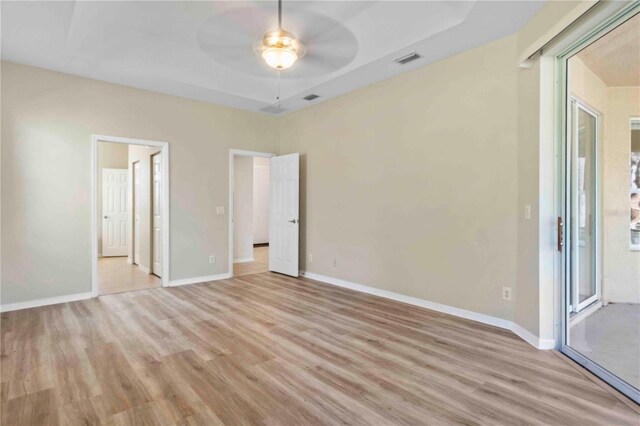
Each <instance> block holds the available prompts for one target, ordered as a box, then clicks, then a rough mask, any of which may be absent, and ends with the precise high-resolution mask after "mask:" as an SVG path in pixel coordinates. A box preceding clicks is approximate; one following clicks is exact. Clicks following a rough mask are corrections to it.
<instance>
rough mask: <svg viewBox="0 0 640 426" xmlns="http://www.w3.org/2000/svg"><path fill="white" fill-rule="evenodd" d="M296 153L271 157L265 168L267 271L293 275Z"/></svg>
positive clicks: (296, 230) (297, 175)
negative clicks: (266, 179) (267, 196)
mask: <svg viewBox="0 0 640 426" xmlns="http://www.w3.org/2000/svg"><path fill="white" fill-rule="evenodd" d="M299 179H300V154H297V153H296V154H289V155H283V156H280V157H272V158H271V162H270V167H269V183H270V185H269V186H270V188H269V189H270V191H269V270H270V271H273V272H280V273H282V274H286V275H291V276H293V277H297V276H298V273H299V269H298V239H299V234H300V220H299V219H300V217H299V212H300V192H299V188H300V181H299Z"/></svg>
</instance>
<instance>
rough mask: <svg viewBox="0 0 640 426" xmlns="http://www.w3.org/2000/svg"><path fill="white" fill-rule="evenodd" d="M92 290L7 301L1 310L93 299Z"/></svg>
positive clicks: (0, 307) (7, 310)
mask: <svg viewBox="0 0 640 426" xmlns="http://www.w3.org/2000/svg"><path fill="white" fill-rule="evenodd" d="M91 297H92V296H91V292H87V293H77V294H68V295H66V296H56V297H47V298H45V299H37V300H29V301H27V302H17V303H7V304H5V305H0V312H11V311H17V310H20V309H29V308H37V307H40V306H49V305H57V304H58V303H67V302H76V301H78V300H85V299H91Z"/></svg>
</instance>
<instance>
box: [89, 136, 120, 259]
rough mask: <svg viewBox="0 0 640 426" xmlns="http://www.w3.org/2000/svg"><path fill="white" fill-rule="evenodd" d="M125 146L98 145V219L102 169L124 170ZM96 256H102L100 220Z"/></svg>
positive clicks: (112, 144)
mask: <svg viewBox="0 0 640 426" xmlns="http://www.w3.org/2000/svg"><path fill="white" fill-rule="evenodd" d="M127 157H128V153H127V145H123V144H121V143H110V142H100V143H98V186H97V188H96V189H97V198H98V217H99V218H101V217H102V214H101V213H102V169H126V168H127ZM98 256H102V220H101V219H98Z"/></svg>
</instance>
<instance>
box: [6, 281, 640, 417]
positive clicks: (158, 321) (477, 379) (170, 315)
mask: <svg viewBox="0 0 640 426" xmlns="http://www.w3.org/2000/svg"><path fill="white" fill-rule="evenodd" d="M1 330H2V353H1V360H2V365H1V379H2V380H1V399H0V402H1V404H2V406H1V407H0V408H1V419H0V420H1V423H2V425H5V426H8V425H48V424H61V425H91V424H113V425H150V424H157V425H174V424H175V425H195V424H200V425H216V424H227V425H244V424H264V425H306V424H313V425H320V424H331V425H333V424H345V423H347V424H369V425H392V424H405V425H406V424H409V425H427V424H428V425H443V424H465V425H472V424H504V425H520V424H553V425H595V424H602V425H613V424H615V425H622V424H626V425H636V426H637V425H638V423H639V422H640V416H639V415H638V413H636V412H634V411H633V410H632V409H631V408H629V407H628V406H626V405H624V404H623V403H622V402H620V401H619V400H618V399H616V398H615V397H613V396H612V395H611V394H610V393H608V392H607V391H605V390H603V388H601V387H600V386H599V385H597V384H595V383H594V382H592V381H590V380H588V379H587V378H586V377H585V376H584V375H583V374H581V373H580V372H578V371H577V370H576V368H574V367H573V366H571V365H569V364H568V363H566V362H565V361H563V360H561V359H560V358H559V356H558V355H555V354H554V353H552V352H548V351H538V350H535V349H534V348H532V347H531V346H529V345H528V344H527V343H525V342H524V341H522V340H520V339H519V338H518V337H516V336H515V335H514V334H512V333H511V332H509V331H505V330H501V329H497V328H494V327H490V326H487V325H483V324H479V323H475V322H472V321H467V320H463V319H459V318H455V317H452V316H448V315H445V314H441V313H437V312H433V311H429V310H426V309H422V308H417V307H414V306H409V305H405V304H402V303H398V302H394V301H390V300H386V299H381V298H377V297H374V296H370V295H366V294H362V293H356V292H353V291H350V290H346V289H341V288H336V287H332V286H329V285H325V284H321V283H317V282H314V281H310V280H307V279H293V278H288V277H284V276H281V275H277V274H272V273H262V274H254V275H247V276H243V277H237V278H234V279H232V280H225V281H217V282H213V283H205V284H196V285H187V286H182V287H173V288H158V289H153V290H142V291H136V292H129V293H122V294H116V295H109V296H101V297H99V298H97V299H92V300H87V301H81V302H73V303H66V304H61V305H54V306H49V307H42V308H36V309H29V310H23V311H15V312H9V313H3V314H2V324H1Z"/></svg>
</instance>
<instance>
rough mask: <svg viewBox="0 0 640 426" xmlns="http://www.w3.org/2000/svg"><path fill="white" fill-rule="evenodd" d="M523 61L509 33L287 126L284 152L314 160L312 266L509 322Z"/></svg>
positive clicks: (307, 193) (306, 221) (309, 167)
mask: <svg viewBox="0 0 640 426" xmlns="http://www.w3.org/2000/svg"><path fill="white" fill-rule="evenodd" d="M515 60H516V39H515V37H507V38H505V39H502V40H499V41H496V42H494V43H491V44H488V45H485V46H482V47H479V48H477V49H474V50H472V51H469V52H465V53H462V54H460V55H457V56H454V57H452V58H449V59H446V60H444V61H441V62H438V63H436V64H433V65H429V66H426V67H423V68H420V69H417V70H415V71H412V72H409V73H407V74H404V75H401V76H399V77H396V78H393V79H390V80H387V81H384V82H381V83H378V84H376V85H373V86H369V87H366V88H363V89H360V90H357V91H355V92H352V93H349V94H347V95H344V96H341V97H339V98H336V99H332V100H329V101H326V102H324V103H322V104H319V105H317V106H314V107H312V108H308V109H306V110H302V111H299V112H294V113H291V114H288V115H286V116H284V117H282V118H281V119H280V132H281V152H283V153H288V152H300V153H301V154H302V170H301V194H302V197H303V202H302V212H301V223H302V226H301V251H300V252H301V253H302V256H301V268H302V269H306V270H308V271H311V272H314V273H318V274H322V275H328V276H331V277H336V278H340V279H344V280H349V281H353V282H356V283H361V284H365V285H368V286H373V287H377V288H381V289H384V290H389V291H393V292H397V293H401V294H405V295H409V296H414V297H419V298H422V299H427V300H430V301H433V302H438V303H443V304H447V305H452V306H456V307H458V308H463V309H468V310H472V311H475V312H479V313H483V314H487V315H493V316H497V317H500V318H505V319H511V318H512V317H513V303H512V302H508V301H504V300H502V297H501V290H502V287H503V286H507V287H512V288H513V287H514V286H515V285H516V269H517V264H516V251H517V239H516V238H517V228H516V214H517V209H516V204H517V201H518V200H517V196H518V188H517V184H518V182H517V161H516V160H517V137H518V126H517V68H516V67H515V66H514V63H515ZM471 70H472V71H471ZM308 254H313V263H308V262H306V258H307V256H308ZM333 259H336V264H337V266H336V267H334V266H333Z"/></svg>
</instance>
